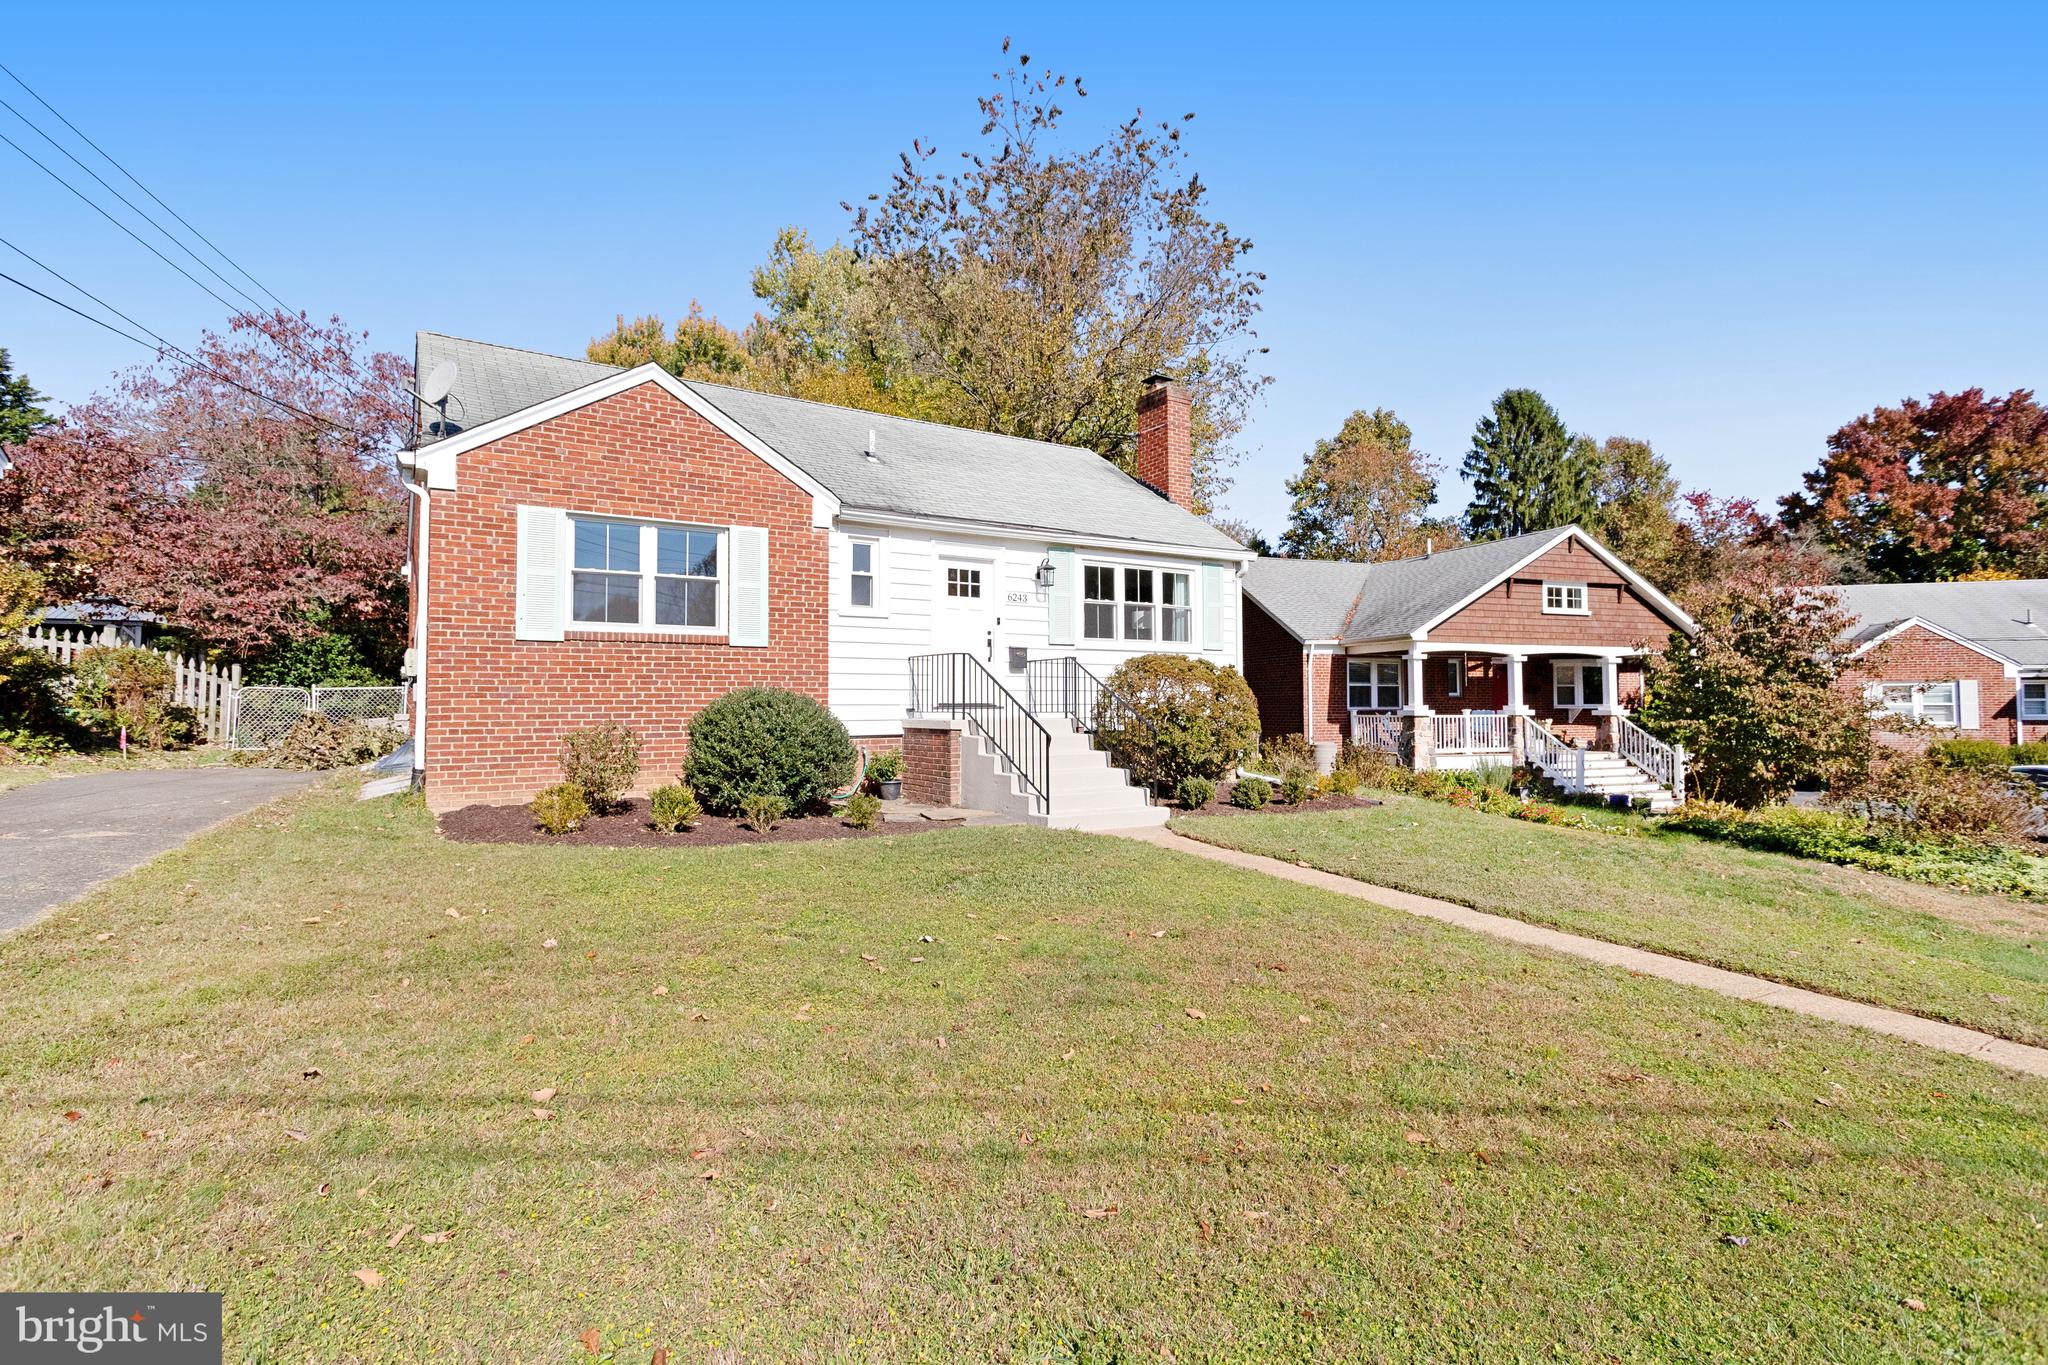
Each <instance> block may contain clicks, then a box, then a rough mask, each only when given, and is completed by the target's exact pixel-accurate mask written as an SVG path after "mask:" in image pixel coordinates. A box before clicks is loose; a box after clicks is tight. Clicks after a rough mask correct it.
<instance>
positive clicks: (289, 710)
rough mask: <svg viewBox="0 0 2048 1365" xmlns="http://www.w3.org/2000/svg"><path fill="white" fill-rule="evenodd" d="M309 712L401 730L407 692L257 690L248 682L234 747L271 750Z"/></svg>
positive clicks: (238, 705)
mask: <svg viewBox="0 0 2048 1365" xmlns="http://www.w3.org/2000/svg"><path fill="white" fill-rule="evenodd" d="M309 712H311V713H315V714H318V715H323V716H326V717H328V718H330V719H332V720H359V721H362V722H363V723H365V724H367V725H389V726H392V727H394V728H400V729H402V728H403V727H404V725H405V719H406V688H405V687H404V686H403V685H400V686H397V687H252V686H250V685H248V684H246V683H245V684H243V686H242V688H241V690H240V694H239V695H238V697H237V699H236V706H235V739H234V747H235V748H237V749H268V748H270V747H271V746H272V745H274V744H276V743H277V742H278V741H279V740H280V739H283V738H284V734H285V731H287V730H289V729H291V728H292V726H293V725H294V724H296V723H297V722H298V719H299V717H301V716H303V715H306V714H307V713H309Z"/></svg>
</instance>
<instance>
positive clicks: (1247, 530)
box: [1209, 513, 1273, 555]
mask: <svg viewBox="0 0 2048 1365" xmlns="http://www.w3.org/2000/svg"><path fill="white" fill-rule="evenodd" d="M1209 524H1210V525H1211V526H1214V527H1215V528H1216V529H1217V530H1219V531H1221V532H1222V533H1223V534H1224V535H1226V536H1229V537H1230V538H1231V539H1232V540H1234V541H1236V542H1237V543H1238V544H1240V545H1242V546H1244V547H1245V549H1247V550H1250V551H1251V552H1252V553H1253V554H1256V555H1270V554H1272V553H1273V542H1272V541H1270V540H1267V539H1266V533H1265V532H1264V531H1261V530H1260V529H1259V528H1258V527H1256V526H1254V525H1252V524H1251V523H1250V522H1248V521H1246V520H1245V519H1244V518H1242V517H1219V516H1216V515H1214V514H1213V513H1212V514H1211V515H1210V517H1209Z"/></svg>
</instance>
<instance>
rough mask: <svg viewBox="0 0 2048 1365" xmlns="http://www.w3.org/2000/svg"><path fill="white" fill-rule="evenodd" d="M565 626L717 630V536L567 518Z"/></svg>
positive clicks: (646, 524) (709, 530)
mask: <svg viewBox="0 0 2048 1365" xmlns="http://www.w3.org/2000/svg"><path fill="white" fill-rule="evenodd" d="M570 528H571V532H572V537H573V541H574V551H573V559H572V560H571V564H570V575H569V620H570V622H571V624H572V625H577V626H635V627H639V628H641V629H649V628H652V629H657V630H674V631H701V632H706V633H709V632H713V631H716V630H718V629H719V628H720V610H721V607H720V603H721V601H722V599H723V596H724V593H723V591H722V587H723V582H724V580H723V578H722V576H721V565H722V563H723V561H724V558H725V556H724V554H723V545H722V542H723V540H724V533H723V532H721V531H718V530H716V529H713V528H709V527H694V526H667V525H661V524H658V523H652V522H631V521H611V520H598V519H596V518H586V517H572V518H571V519H570Z"/></svg>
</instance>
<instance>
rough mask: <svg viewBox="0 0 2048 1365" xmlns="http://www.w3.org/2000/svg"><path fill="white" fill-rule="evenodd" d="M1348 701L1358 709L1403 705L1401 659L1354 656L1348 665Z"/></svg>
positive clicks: (1346, 691) (1347, 662)
mask: <svg viewBox="0 0 2048 1365" xmlns="http://www.w3.org/2000/svg"><path fill="white" fill-rule="evenodd" d="M1344 669H1345V675H1344V682H1345V687H1344V690H1345V694H1346V695H1345V702H1346V704H1348V705H1349V706H1350V707H1351V709H1352V710H1354V711H1398V710H1400V709H1401V661H1400V660H1399V659H1351V660H1347V661H1346V663H1345V665H1344Z"/></svg>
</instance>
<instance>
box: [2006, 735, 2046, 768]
mask: <svg viewBox="0 0 2048 1365" xmlns="http://www.w3.org/2000/svg"><path fill="white" fill-rule="evenodd" d="M2012 761H2013V762H2014V763H2026V764H2036V763H2048V739H2030V740H2028V741H2027V742H2026V743H2025V744H2015V745H2013V746H2012Z"/></svg>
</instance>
